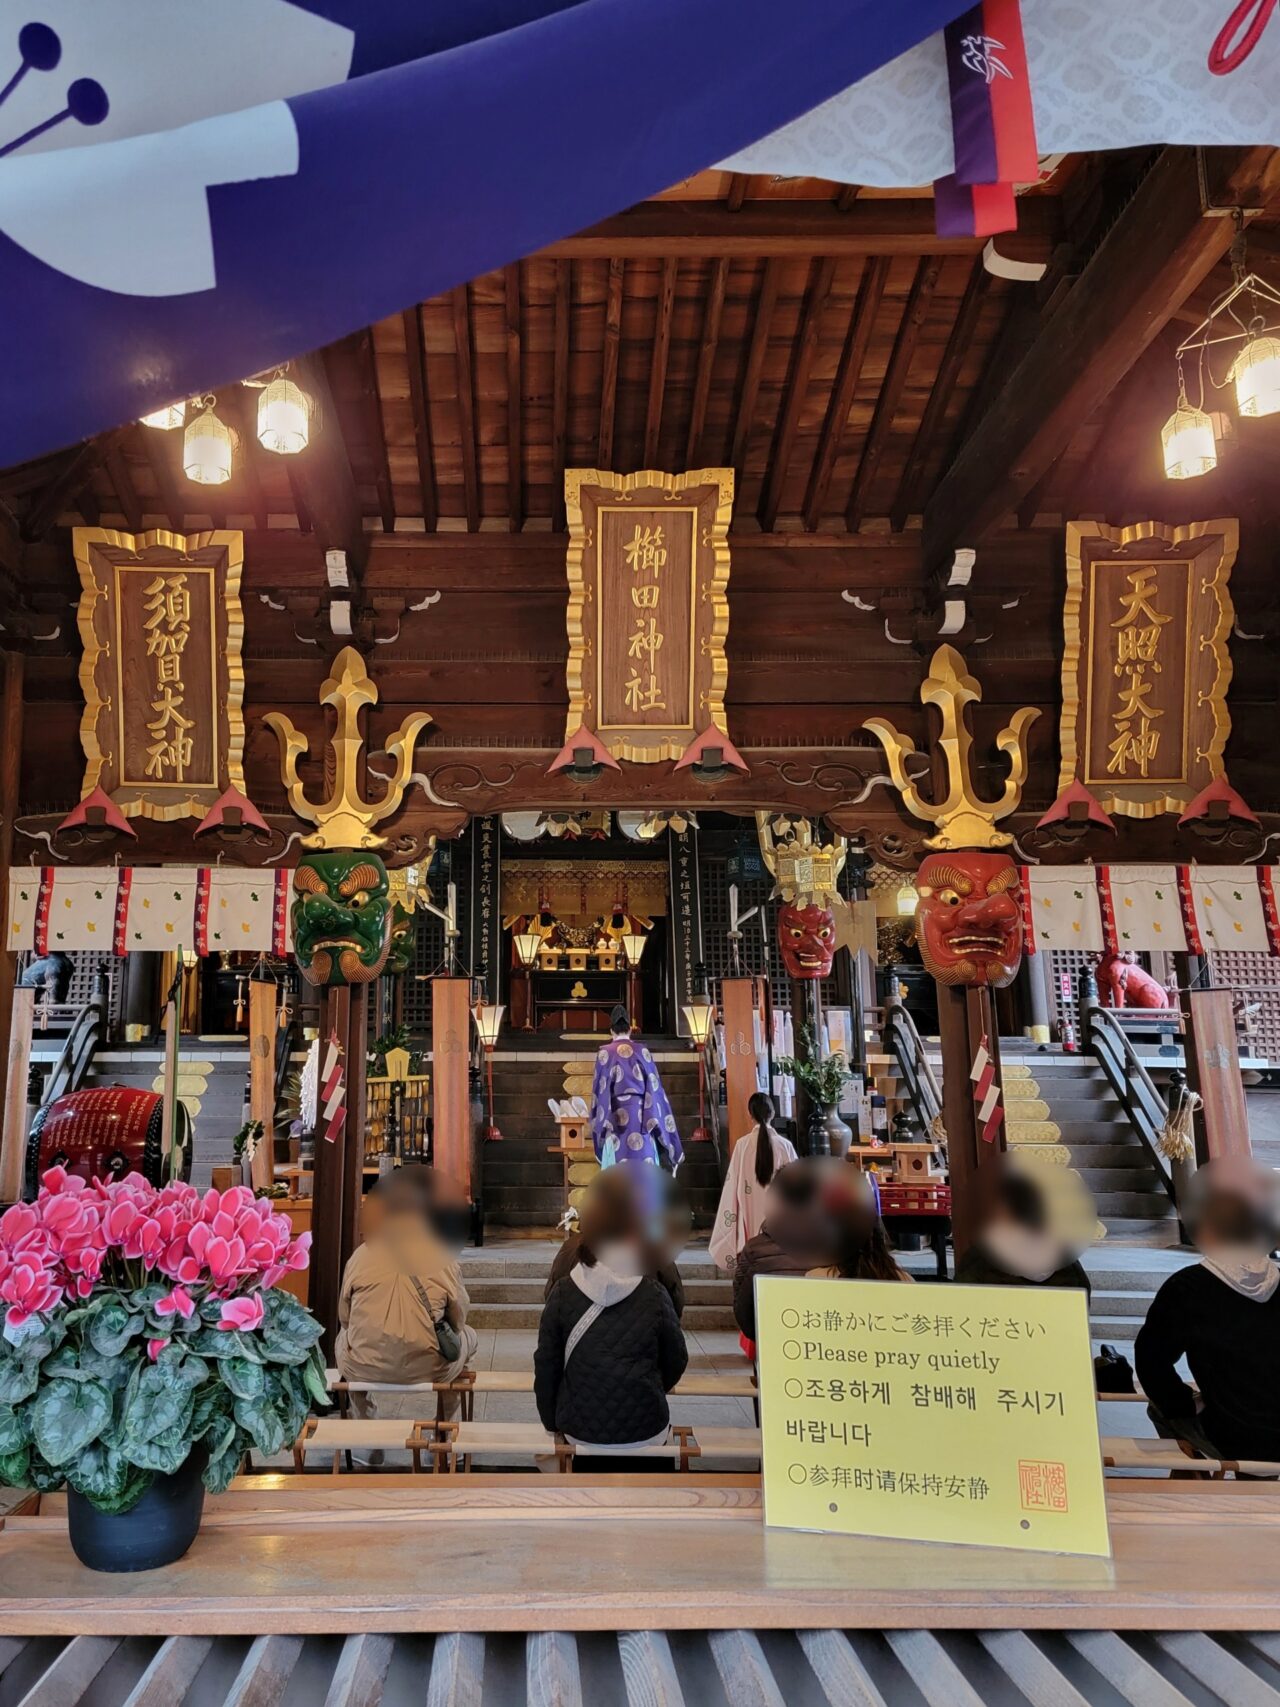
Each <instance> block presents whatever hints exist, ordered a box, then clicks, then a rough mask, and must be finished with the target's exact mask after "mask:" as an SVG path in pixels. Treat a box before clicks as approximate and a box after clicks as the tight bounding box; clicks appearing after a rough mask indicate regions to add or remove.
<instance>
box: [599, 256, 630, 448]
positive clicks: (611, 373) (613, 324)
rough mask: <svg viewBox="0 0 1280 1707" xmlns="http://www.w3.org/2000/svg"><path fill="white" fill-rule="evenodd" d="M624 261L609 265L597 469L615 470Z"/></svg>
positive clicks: (624, 276)
mask: <svg viewBox="0 0 1280 1707" xmlns="http://www.w3.org/2000/svg"><path fill="white" fill-rule="evenodd" d="M626 268H627V263H626V262H625V261H618V260H614V261H610V262H609V286H608V294H607V296H606V298H605V309H604V346H603V349H602V350H601V353H600V433H599V439H598V442H597V448H596V459H597V460H596V467H597V468H611V467H612V466H613V422H614V415H615V413H616V411H617V405H618V346H619V343H620V341H621V338H622V296H623V287H624V285H625V283H626Z"/></svg>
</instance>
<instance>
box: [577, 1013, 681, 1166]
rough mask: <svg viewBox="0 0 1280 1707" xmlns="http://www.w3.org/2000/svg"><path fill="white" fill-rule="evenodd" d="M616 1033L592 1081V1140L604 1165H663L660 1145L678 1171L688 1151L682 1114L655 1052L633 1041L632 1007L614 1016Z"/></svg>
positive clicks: (598, 1058)
mask: <svg viewBox="0 0 1280 1707" xmlns="http://www.w3.org/2000/svg"><path fill="white" fill-rule="evenodd" d="M609 1028H610V1030H611V1031H612V1033H613V1036H612V1038H611V1039H610V1041H609V1042H608V1043H606V1044H605V1045H604V1046H603V1048H602V1049H600V1051H599V1052H598V1053H597V1055H596V1072H595V1078H594V1080H593V1081H592V1085H591V1141H592V1143H593V1144H594V1145H595V1151H596V1159H597V1160H598V1161H599V1163H600V1166H601V1167H602V1168H608V1167H612V1166H613V1165H614V1163H615V1162H630V1163H644V1162H647V1163H649V1164H651V1165H652V1166H654V1167H658V1166H659V1165H660V1163H659V1158H658V1146H659V1145H661V1146H662V1148H663V1150H665V1151H666V1154H667V1157H668V1160H669V1161H670V1163H671V1167H672V1170H673V1171H674V1170H675V1169H676V1168H678V1167H679V1165H680V1162H681V1160H682V1159H683V1156H684V1150H683V1148H682V1146H681V1143H680V1134H679V1133H678V1132H677V1131H676V1117H675V1115H674V1114H672V1112H671V1104H670V1103H669V1102H668V1101H667V1093H666V1091H664V1090H663V1088H662V1080H661V1079H660V1078H659V1077H658V1068H657V1065H656V1064H655V1062H654V1059H653V1056H652V1055H651V1054H650V1053H649V1050H648V1049H647V1048H646V1047H645V1045H644V1044H643V1043H637V1042H633V1041H632V1037H631V1022H630V1020H629V1019H628V1017H627V1013H626V1010H625V1009H624V1008H622V1007H616V1008H614V1010H613V1013H612V1015H611V1016H610V1021H609Z"/></svg>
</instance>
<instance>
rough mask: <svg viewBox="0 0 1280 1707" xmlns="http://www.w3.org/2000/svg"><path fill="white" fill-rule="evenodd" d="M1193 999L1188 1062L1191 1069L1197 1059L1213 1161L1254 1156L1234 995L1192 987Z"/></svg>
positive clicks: (1207, 1145)
mask: <svg viewBox="0 0 1280 1707" xmlns="http://www.w3.org/2000/svg"><path fill="white" fill-rule="evenodd" d="M1190 1003H1191V1020H1192V1024H1191V1030H1190V1036H1189V1038H1188V1042H1189V1044H1190V1047H1189V1048H1188V1050H1187V1062H1188V1069H1190V1063H1191V1057H1192V1056H1194V1057H1195V1082H1196V1085H1197V1088H1198V1090H1199V1092H1200V1095H1201V1096H1202V1097H1203V1099H1204V1107H1203V1109H1202V1110H1201V1116H1202V1118H1203V1121H1204V1143H1205V1150H1206V1152H1207V1156H1208V1160H1209V1161H1214V1160H1216V1159H1217V1158H1218V1157H1219V1156H1249V1155H1252V1153H1253V1146H1252V1144H1251V1143H1250V1140H1249V1110H1248V1107H1247V1106H1246V1103H1245V1095H1244V1080H1243V1079H1242V1077H1241V1076H1240V1049H1239V1043H1238V1040H1237V1037H1236V1021H1235V1014H1234V1012H1233V1010H1232V993H1231V991H1230V990H1193V991H1191V993H1190ZM1188 1076H1190V1072H1189V1071H1188Z"/></svg>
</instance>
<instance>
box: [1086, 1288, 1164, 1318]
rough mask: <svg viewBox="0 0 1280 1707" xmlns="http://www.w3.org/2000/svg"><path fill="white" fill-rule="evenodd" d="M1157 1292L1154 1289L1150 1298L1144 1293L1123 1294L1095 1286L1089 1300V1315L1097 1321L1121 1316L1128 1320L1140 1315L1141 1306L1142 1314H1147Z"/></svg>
mask: <svg viewBox="0 0 1280 1707" xmlns="http://www.w3.org/2000/svg"><path fill="white" fill-rule="evenodd" d="M1155 1290H1156V1289H1155V1288H1153V1289H1152V1292H1151V1295H1150V1296H1148V1295H1147V1294H1146V1293H1143V1292H1122V1291H1119V1290H1118V1289H1117V1290H1112V1289H1111V1288H1109V1287H1108V1288H1105V1289H1104V1288H1101V1287H1098V1286H1095V1287H1094V1288H1093V1291H1092V1295H1091V1297H1090V1300H1089V1314H1090V1316H1091V1317H1094V1318H1095V1319H1098V1318H1102V1317H1106V1318H1108V1319H1109V1318H1111V1317H1113V1316H1119V1317H1121V1318H1123V1319H1126V1320H1127V1319H1128V1318H1129V1317H1132V1316H1135V1315H1137V1314H1138V1309H1139V1304H1141V1306H1142V1313H1143V1314H1145V1307H1146V1305H1147V1304H1148V1303H1150V1301H1151V1297H1153V1296H1154V1294H1155Z"/></svg>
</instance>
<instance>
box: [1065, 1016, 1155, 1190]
mask: <svg viewBox="0 0 1280 1707" xmlns="http://www.w3.org/2000/svg"><path fill="white" fill-rule="evenodd" d="M1080 1013H1081V1022H1082V1026H1081V1028H1082V1032H1083V1038H1082V1042H1083V1047H1084V1048H1085V1050H1086V1051H1087V1052H1088V1053H1089V1054H1090V1055H1092V1056H1093V1058H1094V1060H1095V1061H1096V1062H1097V1063H1098V1065H1099V1066H1100V1067H1101V1068H1102V1072H1103V1076H1104V1077H1105V1079H1106V1081H1107V1083H1108V1084H1109V1085H1110V1086H1111V1089H1112V1090H1113V1091H1114V1092H1115V1095H1116V1097H1117V1098H1118V1099H1119V1102H1120V1106H1121V1108H1122V1109H1123V1110H1124V1112H1125V1116H1126V1118H1127V1119H1128V1122H1129V1125H1130V1126H1131V1127H1132V1128H1133V1131H1134V1132H1135V1134H1136V1135H1137V1137H1138V1139H1139V1141H1140V1142H1141V1143H1142V1145H1143V1148H1144V1149H1145V1150H1146V1152H1147V1155H1148V1157H1149V1158H1150V1161H1151V1164H1152V1166H1153V1167H1154V1168H1155V1170H1156V1173H1157V1175H1158V1176H1159V1180H1160V1183H1161V1185H1162V1186H1163V1187H1164V1189H1165V1191H1166V1193H1167V1194H1168V1197H1169V1201H1170V1203H1172V1204H1173V1205H1174V1206H1175V1207H1176V1206H1177V1201H1178V1197H1177V1191H1176V1189H1175V1186H1174V1180H1173V1174H1172V1171H1171V1169H1170V1167H1169V1163H1168V1162H1167V1160H1166V1159H1165V1157H1164V1155H1163V1153H1162V1152H1161V1150H1160V1143H1159V1140H1160V1134H1161V1132H1162V1131H1163V1129H1164V1123H1165V1118H1166V1116H1167V1114H1168V1109H1167V1107H1166V1105H1165V1100H1164V1098H1163V1097H1162V1096H1161V1094H1160V1092H1159V1091H1158V1090H1157V1089H1156V1085H1155V1082H1154V1080H1153V1079H1152V1077H1151V1075H1150V1073H1148V1071H1147V1069H1146V1065H1145V1063H1144V1062H1143V1061H1142V1059H1141V1058H1140V1056H1139V1055H1138V1052H1137V1050H1136V1049H1135V1048H1134V1047H1133V1044H1132V1043H1131V1042H1130V1041H1129V1038H1128V1036H1127V1035H1126V1033H1125V1031H1124V1028H1123V1026H1122V1025H1121V1023H1120V1021H1119V1020H1118V1019H1117V1017H1116V1015H1115V1014H1113V1013H1112V1012H1111V1010H1110V1009H1109V1008H1104V1007H1102V1006H1101V1005H1100V1004H1099V1003H1098V1001H1097V999H1096V998H1095V997H1093V996H1091V995H1089V994H1086V995H1084V996H1083V997H1082V999H1081V1002H1080Z"/></svg>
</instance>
